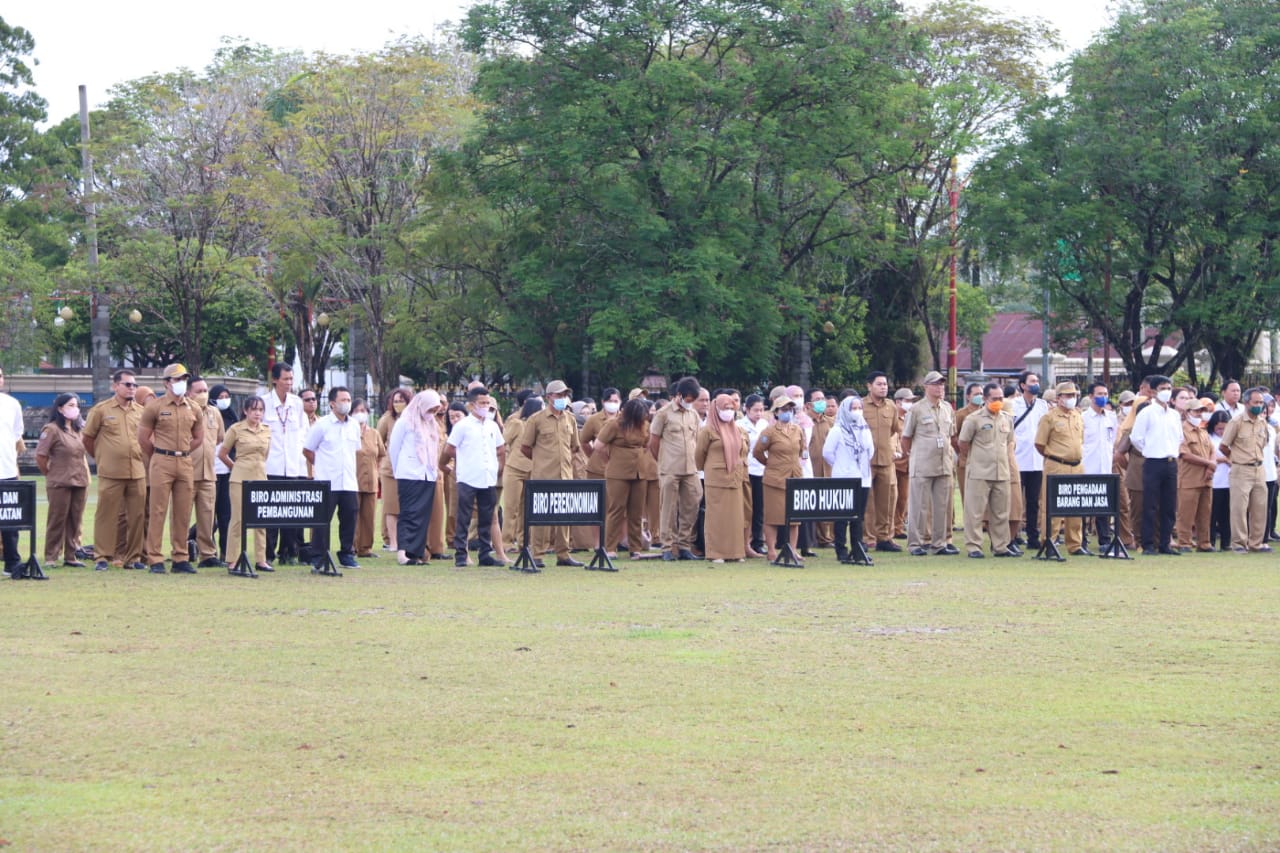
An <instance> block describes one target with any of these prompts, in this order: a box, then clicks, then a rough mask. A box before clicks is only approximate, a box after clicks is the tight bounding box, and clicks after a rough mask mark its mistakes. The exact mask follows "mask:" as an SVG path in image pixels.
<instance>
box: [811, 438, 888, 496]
mask: <svg viewBox="0 0 1280 853" xmlns="http://www.w3.org/2000/svg"><path fill="white" fill-rule="evenodd" d="M859 437H860V438H861V439H862V451H861V452H860V453H858V454H856V455H855V454H854V452H853V448H851V447H849V445H848V444H847V443H846V442H845V440H844V430H842V429H840V427H839V426H833V427H832V428H831V432H829V433H827V440H826V441H824V442H823V443H822V458H823V459H825V460H827V464H828V465H830V466H831V476H832V477H857V478H858V479H860V480H862V487H863V488H864V489H869V488H871V457H872V455H874V454H875V440H874V439H873V438H872V435H871V429H870V428H863V429H862V430H861V431H860V436H859Z"/></svg>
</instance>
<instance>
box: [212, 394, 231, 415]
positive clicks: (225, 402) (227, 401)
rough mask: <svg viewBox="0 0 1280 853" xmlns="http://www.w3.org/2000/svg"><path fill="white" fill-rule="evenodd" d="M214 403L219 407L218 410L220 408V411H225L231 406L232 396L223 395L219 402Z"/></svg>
mask: <svg viewBox="0 0 1280 853" xmlns="http://www.w3.org/2000/svg"><path fill="white" fill-rule="evenodd" d="M214 405H216V406H217V407H218V410H219V411H222V412H225V411H226V410H227V409H229V408H231V398H230V397H223V398H222V399H221V400H219V401H218V402H217V403H215V404H214Z"/></svg>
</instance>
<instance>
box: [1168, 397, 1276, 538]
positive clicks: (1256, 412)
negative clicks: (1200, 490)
mask: <svg viewBox="0 0 1280 853" xmlns="http://www.w3.org/2000/svg"><path fill="white" fill-rule="evenodd" d="M1265 393H1266V390H1265V389H1263V388H1250V389H1249V390H1248V391H1246V392H1245V393H1244V396H1243V399H1244V405H1245V411H1244V413H1243V414H1241V415H1238V416H1237V417H1234V418H1232V419H1231V420H1230V421H1229V422H1228V423H1227V426H1226V429H1225V430H1224V431H1223V433H1222V444H1221V446H1220V447H1219V450H1221V451H1222V455H1223V456H1226V457H1227V458H1228V459H1230V460H1231V470H1230V472H1229V473H1228V475H1227V476H1228V478H1229V482H1230V484H1231V490H1230V493H1231V550H1232V551H1234V552H1236V553H1237V554H1244V553H1247V552H1249V551H1262V552H1267V551H1270V550H1272V549H1271V546H1270V545H1268V544H1266V534H1267V480H1266V475H1265V474H1264V473H1263V465H1262V457H1263V454H1265V453H1269V452H1272V449H1271V442H1270V440H1269V439H1270V435H1269V433H1268V431H1267V418H1266V414H1265V407H1264V405H1263V402H1262V395H1263V394H1265ZM1148 500H1150V493H1148Z"/></svg>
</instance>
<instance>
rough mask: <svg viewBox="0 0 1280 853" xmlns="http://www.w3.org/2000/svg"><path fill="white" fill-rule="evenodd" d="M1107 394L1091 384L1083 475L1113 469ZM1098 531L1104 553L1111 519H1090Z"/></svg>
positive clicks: (1113, 430) (1115, 428) (1112, 418)
mask: <svg viewBox="0 0 1280 853" xmlns="http://www.w3.org/2000/svg"><path fill="white" fill-rule="evenodd" d="M1109 398H1110V393H1109V392H1108V390H1107V386H1106V385H1104V384H1103V383H1101V382H1095V383H1093V384H1092V385H1090V386H1089V405H1088V407H1087V408H1086V409H1085V410H1084V456H1083V457H1082V459H1081V464H1082V465H1084V473H1086V474H1110V473H1111V472H1112V468H1113V467H1114V465H1115V461H1114V458H1113V457H1114V454H1115V447H1116V434H1117V433H1118V432H1119V431H1120V424H1119V422H1118V421H1117V420H1116V413H1115V412H1113V411H1111V410H1110V409H1108V408H1107V401H1108V399H1109ZM1094 524H1095V525H1096V526H1097V528H1098V545H1099V546H1100V547H1101V549H1102V551H1101V553H1104V554H1105V553H1106V549H1107V546H1108V545H1110V544H1111V516H1109V515H1100V516H1098V517H1096V518H1095V519H1094Z"/></svg>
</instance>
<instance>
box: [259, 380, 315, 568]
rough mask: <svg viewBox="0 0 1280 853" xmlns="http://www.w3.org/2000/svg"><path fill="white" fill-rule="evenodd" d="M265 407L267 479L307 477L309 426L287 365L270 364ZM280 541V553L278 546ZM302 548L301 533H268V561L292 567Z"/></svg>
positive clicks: (264, 399)
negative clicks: (304, 450)
mask: <svg viewBox="0 0 1280 853" xmlns="http://www.w3.org/2000/svg"><path fill="white" fill-rule="evenodd" d="M262 401H263V403H264V404H265V405H266V409H265V410H264V412H263V417H262V422H263V423H264V424H266V425H267V426H268V427H269V428H270V430H271V450H270V451H269V452H268V453H267V479H268V480H297V479H305V478H306V476H307V461H306V459H304V458H303V455H302V442H303V440H304V439H305V438H306V436H307V430H308V429H309V428H310V424H309V423H308V422H307V417H306V413H305V412H304V411H303V407H302V400H301V399H300V398H299V397H298V395H297V394H294V393H293V370H291V369H290V368H289V365H287V364H285V363H284V362H280V361H277V362H276V363H275V364H273V365H271V390H269V391H268V392H267V393H266V394H264V395H263V396H262ZM277 539H278V540H279V546H280V547H279V551H278V552H277V549H276V544H277ZM301 549H302V531H301V530H298V529H296V528H293V529H288V530H271V529H269V530H267V562H268V563H272V564H275V563H276V562H277V558H279V560H278V561H279V563H280V565H286V566H287V565H289V564H290V563H292V562H293V561H294V560H295V559H297V558H298V555H299V552H300V551H301Z"/></svg>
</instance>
